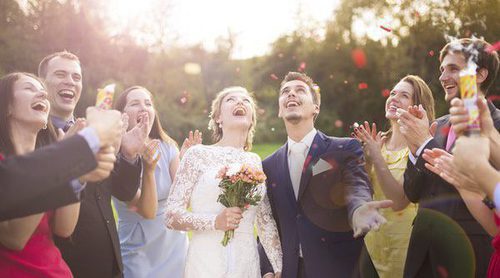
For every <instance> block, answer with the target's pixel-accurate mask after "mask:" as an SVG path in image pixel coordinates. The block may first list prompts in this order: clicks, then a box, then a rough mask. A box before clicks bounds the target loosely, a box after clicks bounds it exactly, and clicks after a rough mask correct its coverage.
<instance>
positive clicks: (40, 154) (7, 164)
mask: <svg viewBox="0 0 500 278" xmlns="http://www.w3.org/2000/svg"><path fill="white" fill-rule="evenodd" d="M87 115H88V119H89V122H88V125H89V126H88V127H87V128H86V130H83V131H82V132H81V133H80V134H77V135H75V136H72V137H70V138H68V139H65V140H62V141H60V142H57V143H54V144H51V145H48V146H45V147H42V148H40V149H37V150H35V151H34V152H32V153H30V154H27V155H22V156H10V157H6V158H4V159H0V184H1V186H0V221H4V220H8V219H13V218H18V217H23V216H27V215H31V214H34V213H39V212H44V211H47V210H51V209H55V208H58V207H61V206H64V205H68V204H71V203H75V202H77V201H78V200H79V198H78V196H77V194H75V193H77V190H78V189H77V188H72V187H71V184H70V182H71V181H72V180H75V179H77V178H78V177H80V176H83V175H84V174H87V173H88V172H90V171H92V170H94V169H96V167H97V166H98V163H97V162H98V161H96V156H95V152H97V150H98V149H99V147H104V146H106V145H111V144H112V143H113V142H114V141H115V140H116V139H115V138H116V137H117V136H118V135H119V134H120V133H121V125H122V122H121V117H120V114H119V113H118V112H117V111H114V112H113V111H98V110H96V109H89V110H88V111H87ZM90 129H93V131H94V132H89V131H90ZM95 142H97V144H98V145H97V148H96V150H93V149H92V147H93V144H94V143H95ZM48 162H50V163H48ZM99 162H100V163H101V164H102V163H107V162H103V161H99ZM42 165H43V166H44V167H41V166H42ZM99 168H100V169H101V170H102V177H103V178H105V177H107V176H109V174H110V173H111V170H112V169H113V164H112V163H111V164H110V165H106V167H101V166H100V167H99Z"/></svg>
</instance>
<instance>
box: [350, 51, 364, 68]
mask: <svg viewBox="0 0 500 278" xmlns="http://www.w3.org/2000/svg"><path fill="white" fill-rule="evenodd" d="M351 58H352V60H353V62H354V65H355V66H356V67H357V68H358V69H362V68H364V67H365V66H366V55H365V52H364V51H363V50H362V49H361V48H356V49H353V50H352V51H351Z"/></svg>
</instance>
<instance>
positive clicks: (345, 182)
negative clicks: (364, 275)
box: [259, 131, 372, 278]
mask: <svg viewBox="0 0 500 278" xmlns="http://www.w3.org/2000/svg"><path fill="white" fill-rule="evenodd" d="M364 163H365V162H364V157H363V150H362V148H361V145H360V144H359V142H358V141H357V140H355V139H351V138H335V137H328V136H326V135H325V134H323V133H321V132H319V131H318V133H317V134H316V136H315V138H314V140H313V143H312V145H311V147H310V149H309V153H308V155H307V157H306V161H305V163H304V170H303V172H302V178H301V182H300V188H299V198H298V200H296V198H295V195H294V192H293V187H292V182H291V180H290V174H289V170H288V146H287V144H285V145H283V146H282V147H281V148H280V149H278V150H277V151H276V152H275V153H273V154H272V155H271V156H269V157H268V158H266V159H265V160H264V161H263V167H264V171H265V174H266V176H267V189H268V190H267V193H268V196H269V200H270V203H271V207H272V211H273V216H274V218H275V220H276V222H277V225H278V230H279V233H280V239H281V246H282V250H283V271H282V277H284V278H289V277H293V278H295V277H297V272H298V262H299V243H300V246H301V249H302V256H303V258H304V268H305V272H306V275H307V277H314V278H317V277H352V276H353V275H354V273H355V272H357V270H356V267H357V265H358V261H359V256H360V252H361V248H362V247H363V240H362V239H354V238H353V233H352V229H351V227H350V223H351V218H352V214H353V212H354V210H355V209H356V208H358V207H359V206H360V205H361V204H363V203H365V202H367V201H371V195H372V191H371V186H370V183H369V180H368V177H367V174H366V172H365V169H364ZM259 252H260V257H261V268H262V272H263V273H267V272H272V267H271V266H270V264H269V262H268V260H267V257H266V255H265V252H264V251H263V248H261V247H260V248H259Z"/></svg>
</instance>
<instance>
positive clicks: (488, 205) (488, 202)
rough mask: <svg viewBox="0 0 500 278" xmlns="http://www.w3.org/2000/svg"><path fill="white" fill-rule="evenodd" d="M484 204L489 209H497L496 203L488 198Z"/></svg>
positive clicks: (485, 198)
mask: <svg viewBox="0 0 500 278" xmlns="http://www.w3.org/2000/svg"><path fill="white" fill-rule="evenodd" d="M483 204H485V205H486V206H487V207H488V208H489V209H495V208H496V206H495V203H494V202H493V201H492V200H490V198H488V197H484V199H483Z"/></svg>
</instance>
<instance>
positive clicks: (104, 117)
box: [86, 107, 123, 147]
mask: <svg viewBox="0 0 500 278" xmlns="http://www.w3.org/2000/svg"><path fill="white" fill-rule="evenodd" d="M86 115H87V116H86V119H87V120H86V123H87V126H89V127H92V128H94V130H95V131H96V133H97V136H98V137H99V143H100V144H101V147H105V146H114V145H115V143H116V141H117V138H118V139H119V138H120V135H121V132H122V127H123V122H122V121H121V116H120V112H118V111H116V110H99V109H97V108H95V107H89V108H87V113H86Z"/></svg>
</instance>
